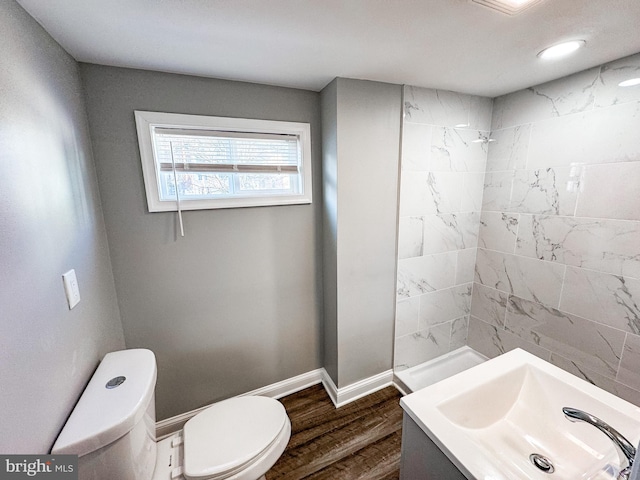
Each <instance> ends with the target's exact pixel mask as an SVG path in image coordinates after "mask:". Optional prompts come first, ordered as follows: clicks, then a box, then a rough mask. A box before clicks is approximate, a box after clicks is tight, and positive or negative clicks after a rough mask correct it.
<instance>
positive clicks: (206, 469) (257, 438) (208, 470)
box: [183, 396, 287, 479]
mask: <svg viewBox="0 0 640 480" xmlns="http://www.w3.org/2000/svg"><path fill="white" fill-rule="evenodd" d="M286 419H287V413H286V411H285V409H284V407H283V406H282V404H281V403H280V402H278V401H277V400H274V399H273V398H267V397H257V396H246V397H236V398H231V399H229V400H224V401H222V402H218V403H216V404H214V405H212V406H211V407H209V408H207V409H206V410H204V411H202V412H200V413H199V414H198V415H196V416H195V417H193V418H192V419H191V420H189V421H188V422H187V423H186V424H185V426H184V463H183V467H184V475H185V477H186V478H189V479H198V478H210V477H220V476H223V475H224V474H225V473H226V472H233V471H234V470H237V469H239V468H241V467H242V466H243V465H244V464H246V463H249V462H251V461H252V460H254V459H255V458H256V457H257V456H259V455H260V454H261V453H262V452H263V451H264V450H266V449H267V448H268V447H269V446H270V445H271V444H272V443H273V442H274V441H275V440H276V438H277V437H278V435H279V433H280V431H281V430H282V428H283V427H284V425H285V423H286Z"/></svg>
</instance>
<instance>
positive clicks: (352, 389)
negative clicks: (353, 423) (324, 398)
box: [322, 368, 393, 408]
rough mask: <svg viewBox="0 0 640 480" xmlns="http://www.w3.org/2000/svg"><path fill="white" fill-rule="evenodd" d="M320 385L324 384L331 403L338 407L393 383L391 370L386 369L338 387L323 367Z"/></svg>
mask: <svg viewBox="0 0 640 480" xmlns="http://www.w3.org/2000/svg"><path fill="white" fill-rule="evenodd" d="M322 385H324V389H325V390H326V391H327V393H328V394H329V397H330V398H331V401H332V402H333V404H334V405H335V406H336V408H339V407H342V406H344V405H346V404H347V403H351V402H353V401H354V400H357V399H359V398H362V397H364V396H366V395H369V394H371V393H374V392H377V391H378V390H381V389H383V388H385V387H388V386H389V385H393V370H387V371H386V372H382V373H379V374H377V375H374V376H372V377H369V378H365V379H364V380H360V381H358V382H356V383H352V384H351V385H347V386H346V387H342V388H338V387H337V386H336V384H335V383H333V380H332V379H331V377H330V376H329V374H328V373H327V371H326V370H325V369H324V368H323V369H322Z"/></svg>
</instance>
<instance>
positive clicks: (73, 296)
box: [62, 269, 80, 310]
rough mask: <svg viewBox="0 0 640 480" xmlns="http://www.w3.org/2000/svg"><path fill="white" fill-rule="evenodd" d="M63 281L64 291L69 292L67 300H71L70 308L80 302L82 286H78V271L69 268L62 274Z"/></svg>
mask: <svg viewBox="0 0 640 480" xmlns="http://www.w3.org/2000/svg"><path fill="white" fill-rule="evenodd" d="M62 282H63V283H64V291H65V293H66V294H67V301H68V302H69V310H71V309H72V308H73V307H75V306H76V305H77V304H78V303H80V288H79V287H78V279H77V278H76V271H75V270H73V269H72V270H69V271H68V272H67V273H63V274H62Z"/></svg>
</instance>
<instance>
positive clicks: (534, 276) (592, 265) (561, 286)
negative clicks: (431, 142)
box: [462, 54, 640, 405]
mask: <svg viewBox="0 0 640 480" xmlns="http://www.w3.org/2000/svg"><path fill="white" fill-rule="evenodd" d="M631 77H640V54H638V55H634V56H631V57H627V58H624V59H621V60H618V61H615V62H612V63H609V64H606V65H603V66H601V67H598V68H593V69H590V70H586V71H584V72H581V73H578V74H576V75H572V76H569V77H566V78H563V79H561V80H557V81H554V82H550V83H547V84H543V85H539V86H536V87H532V88H528V89H525V90H521V91H519V92H515V93H512V94H509V95H505V96H503V97H499V98H496V99H495V100H494V104H493V118H492V132H491V137H492V138H493V139H494V140H495V142H491V143H490V144H489V149H488V157H487V163H486V176H485V181H484V195H483V199H482V210H481V214H480V228H479V233H478V238H477V242H478V252H477V261H476V268H475V278H474V282H475V283H474V287H473V289H472V298H471V310H470V319H469V326H468V337H467V342H468V344H469V345H470V346H471V347H473V348H475V349H476V350H478V351H480V352H482V353H484V354H485V355H488V356H490V357H493V356H496V355H498V354H500V353H502V352H504V351H506V350H509V349H511V348H515V347H522V348H524V349H526V350H529V351H531V352H532V353H534V354H536V355H538V356H540V357H542V358H544V359H546V360H549V361H551V362H552V363H554V364H556V365H558V366H559V367H561V368H563V369H565V370H567V371H569V372H571V373H574V374H576V375H578V376H579V377H582V378H584V379H586V380H588V381H590V382H592V383H594V384H596V385H598V386H600V387H602V388H604V389H606V390H609V391H611V392H613V393H615V394H617V395H619V396H621V397H622V398H625V399H627V400H629V401H632V402H633V403H635V404H638V405H640V86H636V87H626V88H624V87H619V86H618V83H619V82H621V81H622V80H625V79H628V78H631ZM462 231H465V230H464V229H462Z"/></svg>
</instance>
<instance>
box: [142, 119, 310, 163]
mask: <svg viewBox="0 0 640 480" xmlns="http://www.w3.org/2000/svg"><path fill="white" fill-rule="evenodd" d="M154 144H155V154H156V161H157V162H158V167H159V170H160V171H161V172H171V171H173V169H174V165H175V170H176V171H178V172H193V173H208V172H242V173H289V174H297V173H299V171H300V165H299V158H300V155H299V148H300V147H299V138H298V136H297V135H288V134H282V135H280V134H265V133H251V132H228V131H220V130H196V129H180V128H159V127H156V128H154ZM172 146H173V162H172V155H171V153H172V152H171V148H172Z"/></svg>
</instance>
